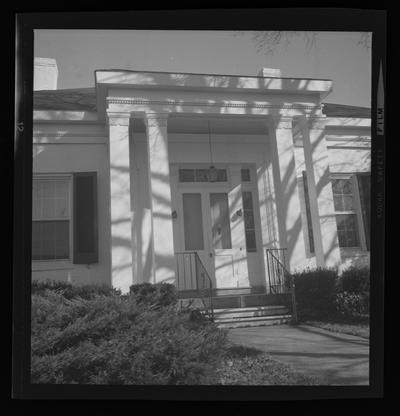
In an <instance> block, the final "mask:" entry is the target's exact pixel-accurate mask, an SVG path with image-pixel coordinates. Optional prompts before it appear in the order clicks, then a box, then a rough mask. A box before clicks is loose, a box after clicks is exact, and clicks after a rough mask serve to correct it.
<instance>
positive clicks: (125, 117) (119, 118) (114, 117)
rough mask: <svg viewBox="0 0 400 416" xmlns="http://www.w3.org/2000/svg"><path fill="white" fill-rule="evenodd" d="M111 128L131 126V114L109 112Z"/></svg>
mask: <svg viewBox="0 0 400 416" xmlns="http://www.w3.org/2000/svg"><path fill="white" fill-rule="evenodd" d="M107 117H108V125H109V126H129V120H130V117H131V113H123V112H113V111H107Z"/></svg>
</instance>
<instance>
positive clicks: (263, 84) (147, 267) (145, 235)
mask: <svg viewBox="0 0 400 416" xmlns="http://www.w3.org/2000/svg"><path fill="white" fill-rule="evenodd" d="M159 76H161V75H157V74H152V75H149V74H147V75H146V77H147V83H148V84H152V83H153V84H155V83H156V82H157V77H159ZM162 76H164V77H165V74H163V75H162ZM169 76H170V81H171V84H174V85H176V86H182V85H185V83H186V82H187V79H188V78H187V77H186V78H185V76H182V77H176V76H174V75H173V74H170V75H169ZM152 77H154V78H153V79H152ZM196 80H197V82H198V86H200V87H201V86H203V87H206V86H210V82H211V83H212V86H221V85H222V86H229V87H238V86H241V87H243V86H244V85H243V82H246V81H245V80H243V79H241V78H240V77H236V78H235V77H226V78H224V77H220V76H201V75H199V76H197V78H196ZM252 82H256V83H257V84H258V85H257V87H258V88H263V89H268V88H269V87H271V86H274V85H275V84H276V82H278V80H277V79H264V78H256V79H254V78H253V79H252ZM280 82H281V84H282V86H283V87H290V88H293V87H295V88H297V89H298V90H304V91H306V90H308V89H309V88H310V86H311V84H312V83H313V81H312V80H308V81H307V80H289V79H283V80H281V81H280ZM166 100H170V101H171V103H172V104H169V105H168V110H169V111H170V112H178V113H180V112H182V109H181V107H180V106H179V104H174V102H176V100H174V96H173V95H172V96H170V97H168V98H167V99H166ZM217 104H218V103H217ZM221 104H222V105H223V104H224V103H222V102H221ZM249 104H250V105H248V106H246V107H244V115H252V116H255V115H257V114H256V112H255V111H254V108H256V107H255V105H256V104H257V103H255V102H254V103H249ZM252 104H254V106H253V107H252ZM213 108H214V109H215V108H216V107H213ZM148 111H149V112H152V111H153V112H158V111H160V106H159V105H158V106H154V107H152V106H151V105H150V104H149V105H148ZM213 112H214V113H217V111H214V110H213ZM219 113H220V114H224V112H223V110H219ZM315 113H316V110H314V113H313V114H307V115H311V116H313V115H315ZM303 115H305V113H304V114H303ZM299 116H301V114H299ZM279 121H280V120H278V122H279ZM321 140H323V135H322V134H321V136H320V137H319V138H318V139H317V141H316V143H313V144H312V149H311V150H312V152H314V151H315V148H316V147H317V146H318V145H319V143H320V142H321ZM270 146H271V151H272V153H273V157H272V160H271V161H270V163H271V164H272V172H273V182H274V188H275V203H276V211H277V212H278V213H279V215H278V221H277V222H278V230H277V231H278V235H279V241H280V242H281V243H280V246H281V247H285V246H286V247H287V254H288V262H289V264H295V263H296V262H298V257H299V253H298V247H299V241H298V240H299V238H302V235H303V238H305V236H304V234H303V233H302V227H303V225H302V220H301V213H300V212H293V210H291V203H292V201H293V198H296V197H297V192H296V187H297V179H296V166H295V159H294V154H292V155H291V156H290V161H289V163H288V165H287V167H286V170H285V172H284V174H283V176H282V175H281V174H280V169H279V161H278V156H277V155H278V149H277V144H276V141H275V140H270ZM292 150H293V149H292ZM215 162H216V163H217V161H215ZM243 162H246V161H243ZM112 169H116V170H118V169H120V170H121V172H124V169H125V168H119V167H118V166H113V167H112ZM151 180H152V181H157V182H159V183H161V184H162V185H161V187H163V186H165V187H167V186H169V183H168V182H169V178H167V177H166V176H165V175H162V174H159V173H152V177H151ZM329 182H330V173H329V168H327V169H325V171H324V172H323V175H322V178H321V179H320V180H319V182H318V183H317V189H316V191H317V195H318V196H319V195H320V194H321V192H322V189H324V188H325V186H329ZM148 197H149V200H150V195H149V196H148ZM152 198H153V200H154V201H156V202H157V205H158V206H159V207H160V208H161V209H160V210H159V212H157V213H156V214H154V215H155V216H156V217H153V219H157V220H158V221H161V222H162V221H167V220H168V221H170V219H171V217H170V211H171V204H170V201H169V200H167V199H166V198H165V197H164V195H162V194H159V193H155V192H153V195H152ZM144 205H147V204H144ZM132 207H133V208H132V211H133V214H134V218H135V220H134V225H133V234H134V238H135V247H136V258H137V264H138V266H139V267H138V269H137V270H136V271H135V273H136V277H135V278H134V279H137V280H139V279H140V280H141V281H144V282H145V281H149V280H151V269H152V262H153V260H152V258H153V253H152V252H151V251H152V250H151V246H152V244H151V240H152V236H151V234H152V232H151V230H150V231H149V229H148V228H149V227H150V228H151V226H150V225H149V224H148V222H149V223H151V221H149V220H148V219H146V218H148V216H149V214H148V212H149V211H148V210H149V208H150V207H149V208H147V207H144V206H141V207H140V206H138V205H135V203H134V201H132ZM269 216H271V215H269ZM287 218H290V221H288V223H289V224H291V225H290V228H288V225H287ZM143 224H144V226H143ZM264 232H269V233H270V234H275V232H274V231H273V232H272V233H271V232H270V230H262V233H264ZM149 235H150V239H149ZM171 238H172V236H171ZM170 243H171V242H168V244H170ZM112 244H113V245H121V246H124V247H130V246H131V244H132V243H131V242H129V241H116V240H113V241H112ZM302 245H303V247H304V253H303V257H304V258H306V252H305V247H306V242H305V241H304V242H302ZM336 248H337V237H334V238H332V241H331V242H330V248H329V249H328V250H327V251H326V250H325V251H326V252H325V256H326V257H328V256H329V254H330V253H331V252H333V251H334V250H335V249H336ZM296 250H297V253H296V252H295V251H296ZM170 264H171V262H170V259H168V258H163V256H160V257H159V263H158V264H157V265H155V267H157V268H166V269H169V270H170V271H173V270H172V269H171V267H170ZM117 267H129V265H120V266H117ZM140 270H142V276H140Z"/></svg>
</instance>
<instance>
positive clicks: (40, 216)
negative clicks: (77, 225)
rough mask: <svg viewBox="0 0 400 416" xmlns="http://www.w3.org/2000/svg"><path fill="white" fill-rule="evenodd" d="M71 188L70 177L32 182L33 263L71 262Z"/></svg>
mask: <svg viewBox="0 0 400 416" xmlns="http://www.w3.org/2000/svg"><path fill="white" fill-rule="evenodd" d="M69 188H70V179H69V178H51V179H48V178H46V179H45V178H43V179H38V178H34V179H33V192H32V217H33V218H32V220H33V222H32V259H33V260H58V259H69V257H70V249H69V246H70V235H69V234H70V233H69V229H70V209H69V206H70V201H69Z"/></svg>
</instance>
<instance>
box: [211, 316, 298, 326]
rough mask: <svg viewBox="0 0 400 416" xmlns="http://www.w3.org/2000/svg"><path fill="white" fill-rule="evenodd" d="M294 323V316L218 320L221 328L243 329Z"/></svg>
mask: <svg viewBox="0 0 400 416" xmlns="http://www.w3.org/2000/svg"><path fill="white" fill-rule="evenodd" d="M291 321H292V315H289V314H287V315H273V316H258V317H253V318H238V319H235V320H232V319H216V320H215V323H216V324H217V326H218V327H219V328H241V327H250V326H269V325H282V324H288V323H290V322H291Z"/></svg>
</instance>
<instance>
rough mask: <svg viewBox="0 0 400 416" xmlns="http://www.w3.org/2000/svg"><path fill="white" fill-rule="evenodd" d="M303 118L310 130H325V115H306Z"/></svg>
mask: <svg viewBox="0 0 400 416" xmlns="http://www.w3.org/2000/svg"><path fill="white" fill-rule="evenodd" d="M305 119H306V120H307V121H306V123H307V126H308V128H309V129H310V130H325V125H326V117H318V116H317V117H316V116H306V118H305Z"/></svg>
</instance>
